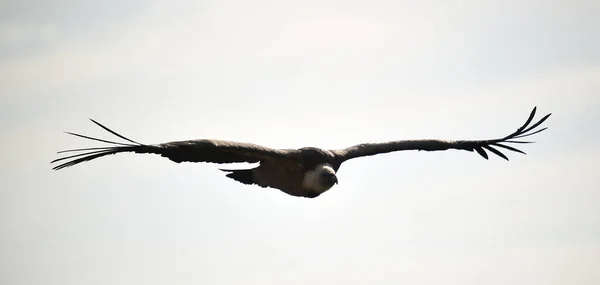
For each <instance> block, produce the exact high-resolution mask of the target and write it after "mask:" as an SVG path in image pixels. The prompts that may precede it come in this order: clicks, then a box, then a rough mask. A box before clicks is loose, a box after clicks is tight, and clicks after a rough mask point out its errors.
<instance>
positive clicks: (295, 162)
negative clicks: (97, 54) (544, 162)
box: [51, 108, 550, 198]
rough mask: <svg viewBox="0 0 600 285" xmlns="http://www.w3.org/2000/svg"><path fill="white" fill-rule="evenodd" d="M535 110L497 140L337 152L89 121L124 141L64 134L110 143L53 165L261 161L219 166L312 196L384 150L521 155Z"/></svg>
mask: <svg viewBox="0 0 600 285" xmlns="http://www.w3.org/2000/svg"><path fill="white" fill-rule="evenodd" d="M535 113H536V108H533V110H532V111H531V114H530V115H529V118H528V119H527V121H526V122H525V124H523V126H521V127H520V128H518V129H517V130H516V131H515V132H514V133H512V134H510V135H508V136H505V137H503V138H499V139H491V140H458V141H444V140H401V141H392V142H385V143H364V144H358V145H355V146H351V147H348V148H345V149H339V150H323V149H319V148H313V147H306V148H300V149H272V148H268V147H264V146H260V145H256V144H252V143H241V142H232V141H222V140H209V139H199V140H187V141H175V142H168V143H162V144H152V145H148V144H142V143H138V142H136V141H133V140H130V139H128V138H126V137H124V136H122V135H120V134H118V133H116V132H114V131H112V130H111V129H109V128H107V127H105V126H103V125H102V124H100V123H98V122H96V121H94V120H92V122H94V123H95V124H96V125H98V126H100V127H102V128H103V129H104V130H106V131H108V132H110V133H111V134H113V135H115V136H117V137H119V138H121V139H123V140H125V141H126V142H125V143H123V142H115V141H108V140H102V139H98V138H93V137H89V136H84V135H80V134H76V133H70V132H67V133H68V134H70V135H74V136H78V137H81V138H86V139H89V140H95V141H99V142H104V143H108V144H112V145H113V146H105V147H95V148H82V149H71V150H65V151H60V152H59V153H68V152H74V153H76V154H74V155H70V156H66V157H62V158H58V159H55V160H53V161H52V162H51V163H56V162H61V163H60V164H58V165H56V166H55V167H54V168H53V169H55V170H59V169H62V168H65V167H69V166H73V165H76V164H79V163H82V162H85V161H89V160H93V159H96V158H99V157H103V156H106V155H110V154H116V153H120V152H134V153H153V154H159V155H161V156H163V157H166V158H168V159H170V160H172V161H174V162H177V163H180V162H184V161H185V162H209V163H234V162H248V163H257V162H258V163H260V165H259V166H258V167H256V168H253V169H241V170H223V171H226V172H228V174H227V175H226V176H227V177H229V178H231V179H234V180H236V181H238V182H241V183H244V184H257V185H259V186H261V187H272V188H277V189H279V190H281V191H283V192H285V193H287V194H290V195H293V196H301V197H309V198H314V197H317V196H319V195H320V194H322V193H323V192H325V191H327V190H329V189H330V188H331V187H332V186H333V185H334V184H336V183H337V177H336V176H335V173H336V172H337V170H338V169H339V167H340V165H341V164H342V163H343V162H344V161H346V160H349V159H352V158H356V157H362V156H370V155H376V154H381V153H388V152H393V151H400V150H424V151H438V150H447V149H459V150H467V151H476V152H477V153H478V154H479V155H481V156H482V157H483V158H485V159H488V154H487V152H486V151H489V152H491V153H493V154H495V155H497V156H500V157H502V158H504V159H506V160H508V157H507V156H506V155H504V153H502V152H501V151H500V150H509V151H514V152H519V153H523V154H525V153H524V152H523V151H521V150H519V149H517V148H515V147H513V146H510V145H509V144H516V143H530V142H528V141H521V140H520V139H522V138H524V137H527V136H531V135H533V134H536V133H539V132H541V131H544V130H545V129H546V128H539V129H536V128H538V127H539V126H540V125H541V124H542V123H543V122H544V121H546V119H548V117H550V114H548V115H546V116H544V117H542V118H541V119H540V120H539V121H537V122H536V123H534V124H531V122H532V121H533V118H534V116H535Z"/></svg>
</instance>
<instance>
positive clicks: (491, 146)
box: [332, 107, 551, 163]
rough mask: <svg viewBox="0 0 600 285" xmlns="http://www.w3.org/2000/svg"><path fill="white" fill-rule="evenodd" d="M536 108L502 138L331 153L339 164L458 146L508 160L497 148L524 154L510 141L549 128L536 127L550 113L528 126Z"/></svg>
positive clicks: (425, 142) (370, 145)
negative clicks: (396, 153)
mask: <svg viewBox="0 0 600 285" xmlns="http://www.w3.org/2000/svg"><path fill="white" fill-rule="evenodd" d="M536 110H537V107H534V108H533V110H532V111H531V113H530V114H529V117H528V118H527V120H526V121H525V123H524V124H523V125H522V126H521V127H519V128H518V129H517V130H516V131H515V132H514V133H512V134H510V135H508V136H505V137H503V138H500V139H491V140H478V141H477V140H459V141H445V140H401V141H392V142H385V143H365V144H359V145H355V146H351V147H348V148H345V149H340V150H333V151H332V152H333V153H334V154H335V155H336V157H337V159H338V161H339V163H341V162H343V161H346V160H348V159H352V158H356V157H362V156H370V155H376V154H382V153H389V152H393V151H401V150H424V151H441V150H448V149H459V150H466V151H475V152H477V153H478V154H479V155H481V156H482V157H483V158H485V159H488V154H487V153H486V151H485V150H488V151H490V152H491V153H493V154H495V155H497V156H499V157H502V158H504V159H506V160H508V157H507V156H506V155H504V154H503V153H502V152H500V151H499V150H498V149H496V148H495V147H499V148H504V149H506V150H510V151H514V152H519V153H522V154H525V152H523V151H521V150H519V149H517V148H515V147H512V146H509V145H507V144H510V143H519V144H523V143H532V142H530V141H522V140H519V139H520V138H524V137H528V136H531V135H534V134H537V133H539V132H542V131H544V130H546V129H547V128H545V127H544V128H541V129H539V130H536V129H535V128H537V127H538V126H540V125H541V124H542V123H544V122H545V121H546V120H547V119H548V118H549V117H550V115H551V114H548V115H545V116H544V117H542V118H541V119H540V120H539V121H537V122H536V123H534V124H533V125H531V126H529V124H531V122H532V121H533V119H534V117H535V114H536Z"/></svg>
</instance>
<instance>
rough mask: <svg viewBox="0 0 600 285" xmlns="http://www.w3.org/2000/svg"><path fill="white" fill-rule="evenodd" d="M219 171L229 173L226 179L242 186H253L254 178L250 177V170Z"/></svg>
mask: <svg viewBox="0 0 600 285" xmlns="http://www.w3.org/2000/svg"><path fill="white" fill-rule="evenodd" d="M220 170H221V171H225V172H229V173H228V174H227V175H225V176H227V177H229V178H231V179H233V180H235V181H238V182H241V183H244V184H254V177H253V176H252V169H231V170H230V169H220Z"/></svg>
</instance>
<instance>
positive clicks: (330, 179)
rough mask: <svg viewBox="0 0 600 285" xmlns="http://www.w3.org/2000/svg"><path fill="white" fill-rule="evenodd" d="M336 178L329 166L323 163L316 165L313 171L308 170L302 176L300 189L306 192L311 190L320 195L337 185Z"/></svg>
mask: <svg viewBox="0 0 600 285" xmlns="http://www.w3.org/2000/svg"><path fill="white" fill-rule="evenodd" d="M337 183H338V180H337V176H335V170H334V169H333V167H331V165H329V164H326V163H323V164H319V165H317V167H315V169H313V170H309V171H307V172H306V173H305V174H304V180H303V181H302V187H304V189H307V190H312V191H314V192H317V193H318V194H321V193H323V192H325V191H327V190H329V189H331V187H333V185H334V184H337Z"/></svg>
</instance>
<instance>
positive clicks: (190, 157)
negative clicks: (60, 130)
mask: <svg viewBox="0 0 600 285" xmlns="http://www.w3.org/2000/svg"><path fill="white" fill-rule="evenodd" d="M90 120H91V119H90ZM91 121H92V122H94V123H95V124H96V125H98V126H100V127H101V128H103V129H104V130H106V131H108V132H110V133H111V134H113V135H115V136H117V137H119V138H121V139H123V140H125V141H127V142H126V143H122V142H115V141H109V140H103V139H99V138H93V137H89V136H84V135H80V134H76V133H70V132H67V134H70V135H73V136H77V137H81V138H85V139H89V140H94V141H99V142H104V143H109V144H112V146H103V147H93V148H80V149H70V150H63V151H59V152H58V153H75V154H73V155H69V156H66V157H61V158H58V159H55V160H53V161H52V162H51V163H57V162H61V163H60V164H58V165H56V166H54V167H53V168H52V169H54V170H59V169H62V168H65V167H69V166H73V165H76V164H79V163H82V162H85V161H90V160H93V159H96V158H99V157H103V156H106V155H110V154H116V153H120V152H134V153H153V154H160V155H161V156H163V157H167V158H169V159H170V160H172V161H175V162H178V163H179V162H209V163H234V162H248V163H255V162H260V161H261V160H265V159H286V160H293V159H295V158H296V157H298V155H299V152H300V151H299V150H295V149H272V148H268V147H264V146H261V145H257V144H252V143H242V142H233V141H223V140H211V139H199V140H187V141H174V142H168V143H162V144H154V145H147V144H141V143H138V142H136V141H133V140H130V139H128V138H126V137H124V136H122V135H120V134H118V133H116V132H114V131H113V130H111V129H109V128H107V127H105V126H103V125H102V124H100V123H98V122H96V121H94V120H91Z"/></svg>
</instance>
